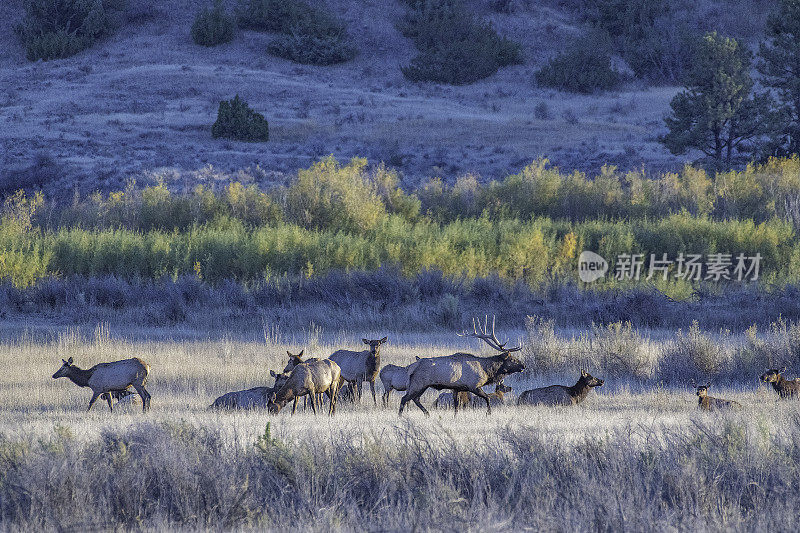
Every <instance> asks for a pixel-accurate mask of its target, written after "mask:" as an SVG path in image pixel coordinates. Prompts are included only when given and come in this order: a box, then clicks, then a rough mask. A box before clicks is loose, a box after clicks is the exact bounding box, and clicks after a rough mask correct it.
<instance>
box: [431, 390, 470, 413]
mask: <svg viewBox="0 0 800 533" xmlns="http://www.w3.org/2000/svg"><path fill="white" fill-rule="evenodd" d="M472 401H473V398H472V394H470V393H468V392H466V391H459V392H455V391H449V392H443V393H441V394H439V397H438V398H436V401H434V402H433V407H434V409H456V410H458V409H466V408H468V407H472ZM475 401H476V402H477V398H476V399H475ZM454 402H458V406H456V404H455V403H454Z"/></svg>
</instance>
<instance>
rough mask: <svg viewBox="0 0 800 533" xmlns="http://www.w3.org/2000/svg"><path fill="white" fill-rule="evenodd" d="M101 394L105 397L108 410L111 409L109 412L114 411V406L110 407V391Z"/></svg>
mask: <svg viewBox="0 0 800 533" xmlns="http://www.w3.org/2000/svg"><path fill="white" fill-rule="evenodd" d="M103 396H105V397H106V401H107V402H108V410H109V411H111V412H112V413H113V412H114V408H113V407H111V393H110V392H107V393H105V394H104V395H103Z"/></svg>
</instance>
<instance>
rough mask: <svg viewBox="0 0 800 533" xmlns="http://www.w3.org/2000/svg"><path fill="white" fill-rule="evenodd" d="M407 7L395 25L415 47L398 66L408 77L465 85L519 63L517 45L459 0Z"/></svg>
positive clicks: (420, 1)
mask: <svg viewBox="0 0 800 533" xmlns="http://www.w3.org/2000/svg"><path fill="white" fill-rule="evenodd" d="M409 7H410V8H409V10H408V12H407V14H406V17H405V18H404V20H403V21H402V22H401V23H400V26H399V29H400V31H401V33H402V34H403V35H405V36H406V37H408V38H409V39H411V41H413V43H414V45H415V46H416V47H417V49H418V50H419V55H417V56H416V57H415V58H414V59H412V60H411V63H410V64H409V65H407V66H405V67H403V68H402V71H403V74H404V75H405V77H406V78H408V79H410V80H412V81H430V82H436V83H446V84H451V85H464V84H469V83H473V82H475V81H478V80H481V79H483V78H487V77H489V76H491V75H492V74H494V73H495V72H497V70H498V69H499V68H501V67H505V66H508V65H514V64H519V63H522V48H521V47H520V45H519V44H517V43H515V42H513V41H511V40H510V39H507V38H505V37H501V36H500V35H498V34H497V32H496V31H495V30H494V28H492V27H491V25H490V24H488V23H486V22H483V21H480V20H477V19H476V18H475V17H474V15H473V14H472V13H471V12H470V11H468V10H467V9H466V8H465V7H464V5H463V4H462V3H461V1H460V0H417V1H410V2H409Z"/></svg>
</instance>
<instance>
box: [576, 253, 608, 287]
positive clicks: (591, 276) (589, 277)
mask: <svg viewBox="0 0 800 533" xmlns="http://www.w3.org/2000/svg"><path fill="white" fill-rule="evenodd" d="M606 272H608V262H607V261H606V260H605V259H603V257H602V256H600V255H597V254H596V253H594V252H589V251H583V252H581V255H580V257H578V277H580V278H581V281H583V282H586V283H591V282H593V281H595V280H598V279H600V278H602V277H603V276H605V275H606Z"/></svg>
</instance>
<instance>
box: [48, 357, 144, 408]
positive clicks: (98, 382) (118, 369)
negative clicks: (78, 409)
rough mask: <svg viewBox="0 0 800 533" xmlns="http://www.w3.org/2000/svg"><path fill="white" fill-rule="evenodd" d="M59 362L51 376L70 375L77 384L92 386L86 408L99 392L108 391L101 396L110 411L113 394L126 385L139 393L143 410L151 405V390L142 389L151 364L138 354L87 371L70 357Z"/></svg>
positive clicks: (91, 403)
mask: <svg viewBox="0 0 800 533" xmlns="http://www.w3.org/2000/svg"><path fill="white" fill-rule="evenodd" d="M61 362H62V363H64V364H63V365H61V368H59V369H58V370H57V371H56V373H55V374H53V379H58V378H69V380H70V381H72V382H73V383H74V384H75V385H78V386H79V387H89V388H91V389H92V393H93V394H92V399H91V400H89V409H91V408H92V405H94V402H95V401H97V398H99V397H100V395H102V394H104V393H107V394H106V395H105V397H104V399H105V400H106V401H107V402H108V408H109V409H110V410H111V411H112V412H113V410H114V409H113V407H112V396H119V393H120V391H125V390H127V389H128V387H133V388H134V389H136V392H137V393H139V396H141V398H142V411H144V412H147V410H148V409H149V408H150V393H149V392H147V389H145V388H144V386H145V384H146V383H147V376H148V375H149V374H150V367H149V366H148V365H147V363H145V362H144V361H142V360H141V359H139V358H138V357H134V358H132V359H123V360H122V361H114V362H111V363H99V364H96V365H94V366H93V367H92V368H89V369H86V370H83V369H81V368H78V367H77V366H75V365H73V364H72V357H70V358H69V359H68V360H66V361H64V360H63V359H62V360H61ZM113 393H117V394H113ZM89 409H87V411H88V410H89Z"/></svg>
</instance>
